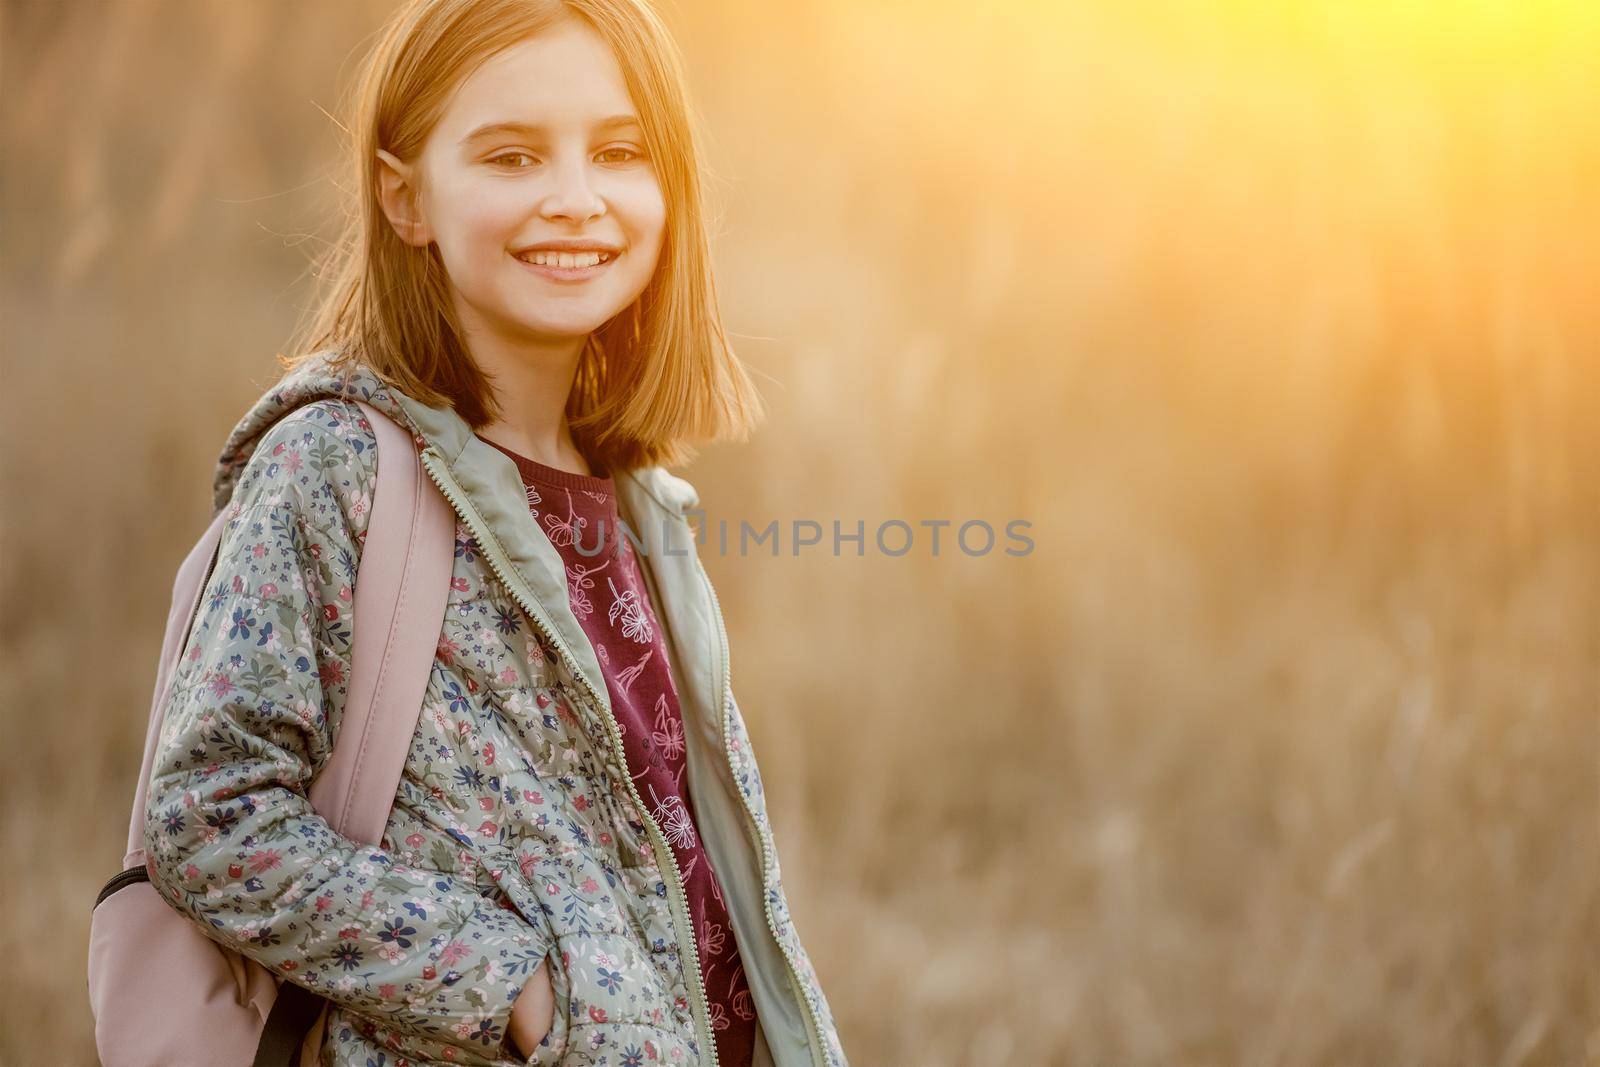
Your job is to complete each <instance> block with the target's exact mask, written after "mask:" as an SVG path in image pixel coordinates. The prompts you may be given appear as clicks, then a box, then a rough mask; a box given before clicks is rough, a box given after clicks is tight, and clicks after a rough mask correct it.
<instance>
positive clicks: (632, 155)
mask: <svg viewBox="0 0 1600 1067" xmlns="http://www.w3.org/2000/svg"><path fill="white" fill-rule="evenodd" d="M613 152H621V153H622V154H623V155H625V156H627V157H629V158H628V159H613V160H603V162H611V163H628V162H631V161H632V160H633V159H643V158H644V153H643V152H637V151H635V150H633V149H632V148H628V147H626V146H624V145H617V146H615V147H612V148H602V149H601V150H600V155H601V156H602V157H604V156H608V155H610V154H611V153H613Z"/></svg>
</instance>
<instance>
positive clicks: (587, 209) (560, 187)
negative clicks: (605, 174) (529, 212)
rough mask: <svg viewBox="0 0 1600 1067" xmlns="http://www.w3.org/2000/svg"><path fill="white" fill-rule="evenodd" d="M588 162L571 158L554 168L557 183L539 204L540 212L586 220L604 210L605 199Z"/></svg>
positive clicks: (600, 213)
mask: <svg viewBox="0 0 1600 1067" xmlns="http://www.w3.org/2000/svg"><path fill="white" fill-rule="evenodd" d="M590 178H591V175H590V174H589V167H588V162H587V161H586V160H583V159H569V160H568V161H567V162H565V163H562V164H560V165H558V166H556V167H553V168H551V180H552V182H553V183H554V184H553V186H552V187H551V188H550V190H549V191H548V192H547V193H546V194H545V197H544V200H543V202H542V203H541V204H540V205H539V213H540V214H541V215H542V216H543V217H545V218H547V219H567V220H568V221H571V222H577V223H583V222H587V221H589V220H590V219H593V218H598V217H599V216H601V215H603V214H605V201H603V200H602V199H601V198H600V195H599V193H598V192H596V190H595V187H594V184H593V183H592V182H591V181H590Z"/></svg>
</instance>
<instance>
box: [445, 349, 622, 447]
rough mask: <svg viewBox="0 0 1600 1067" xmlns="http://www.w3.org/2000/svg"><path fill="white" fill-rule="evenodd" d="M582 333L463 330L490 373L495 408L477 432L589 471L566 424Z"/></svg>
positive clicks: (477, 360) (480, 363)
mask: <svg viewBox="0 0 1600 1067" xmlns="http://www.w3.org/2000/svg"><path fill="white" fill-rule="evenodd" d="M586 340H587V338H586V337H557V338H549V339H539V338H526V337H523V338H517V339H515V340H512V339H508V338H505V337H502V336H499V335H494V334H490V333H489V332H488V331H479V332H474V331H471V330H469V331H468V338H467V341H468V350H469V352H470V353H471V355H472V359H473V361H474V362H475V363H477V365H478V366H479V368H481V369H482V371H483V373H484V374H485V375H486V376H487V377H488V378H489V382H490V388H491V389H493V390H494V396H495V401H496V402H497V404H498V405H499V408H500V413H499V415H498V416H497V417H496V418H495V419H494V420H493V421H491V422H489V423H487V424H485V425H483V426H480V427H479V428H478V431H477V432H478V435H479V436H480V437H483V438H484V439H486V440H489V441H493V442H494V443H495V444H497V445H500V446H501V447H502V448H506V449H509V450H511V451H512V452H515V453H517V454H518V455H521V456H526V457H527V458H529V459H532V460H536V461H537V462H539V463H543V464H545V465H546V466H548V467H554V468H556V469H557V470H562V471H568V472H571V473H573V474H590V473H592V472H591V471H590V469H589V464H588V462H587V461H586V460H585V459H584V456H583V453H582V452H581V451H579V449H578V447H577V445H576V444H575V443H574V442H573V439H572V431H571V429H570V428H569V427H568V425H567V397H568V396H569V395H570V394H571V392H572V381H573V378H574V376H575V375H576V374H577V370H578V359H579V357H580V356H581V355H582V353H583V345H584V342H585V341H586Z"/></svg>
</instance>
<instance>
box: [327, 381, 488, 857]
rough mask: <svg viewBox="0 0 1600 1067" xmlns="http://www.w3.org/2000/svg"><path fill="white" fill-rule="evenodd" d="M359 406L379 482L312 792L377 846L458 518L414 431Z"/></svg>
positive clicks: (333, 819)
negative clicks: (324, 751)
mask: <svg viewBox="0 0 1600 1067" xmlns="http://www.w3.org/2000/svg"><path fill="white" fill-rule="evenodd" d="M356 404H357V406H358V407H360V408H361V410H362V411H363V412H364V413H365V414H366V416H367V421H368V422H370V423H371V424H372V428H373V430H374V431H375V432H376V433H377V436H378V484H377V488H376V490H375V491H374V493H373V500H372V518H371V519H370V520H369V522H368V526H367V540H366V544H365V546H364V547H363V548H362V550H361V563H360V565H359V566H358V567H357V570H356V588H355V620H354V642H355V648H354V649H353V652H352V659H351V667H350V688H349V690H348V693H347V695H346V698H345V707H344V718H343V721H342V722H340V724H339V730H338V736H337V738H336V739H335V741H334V748H333V755H331V756H329V757H328V762H327V763H326V764H324V765H323V767H322V770H321V771H320V772H319V773H318V774H317V777H316V779H315V780H313V781H312V783H311V789H310V792H309V795H310V798H311V804H312V806H313V807H314V808H316V810H317V812H318V813H319V814H320V815H322V817H323V818H325V819H327V820H328V823H329V825H331V826H332V827H333V828H334V829H335V830H337V831H338V832H339V833H341V834H343V835H344V836H345V837H348V838H350V839H351V840H353V841H360V842H363V843H364V844H368V845H376V844H377V843H378V841H379V839H380V838H381V837H382V836H383V828H384V826H385V824H386V823H387V822H388V821H389V809H390V808H391V807H392V806H393V804H394V797H395V792H396V790H397V789H399V787H400V775H401V772H402V770H403V769H404V768H405V763H406V754H407V753H408V752H409V751H410V749H411V738H412V735H413V734H414V733H415V732H416V728H417V718H418V716H419V715H420V714H421V712H422V698H423V694H424V692H425V691H426V690H427V687H428V676H429V675H430V674H431V673H432V671H433V661H434V656H435V655H436V654H437V653H438V650H439V633H440V631H441V630H442V629H443V627H444V612H445V604H446V602H447V601H448V600H449V597H450V570H451V567H452V565H453V563H454V561H455V534H456V523H455V512H454V511H453V510H452V509H451V507H450V505H449V504H448V503H447V502H446V501H445V499H444V497H443V496H441V495H440V493H439V490H438V487H436V486H435V485H434V484H433V482H432V480H431V479H429V477H428V475H427V472H426V471H425V470H424V469H423V466H422V463H421V462H420V461H419V460H418V459H417V447H416V444H415V443H414V442H413V441H412V439H411V436H410V435H409V434H407V433H406V432H405V431H404V430H403V429H401V428H400V426H399V425H398V424H396V423H395V422H394V421H393V420H392V419H390V418H388V417H387V416H385V415H383V414H381V413H380V412H379V411H378V410H377V409H376V408H374V407H372V406H371V405H369V404H366V403H363V402H361V401H356Z"/></svg>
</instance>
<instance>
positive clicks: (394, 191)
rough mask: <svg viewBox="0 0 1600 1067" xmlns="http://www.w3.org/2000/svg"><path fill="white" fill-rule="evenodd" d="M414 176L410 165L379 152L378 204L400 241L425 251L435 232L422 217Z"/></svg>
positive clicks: (382, 151)
mask: <svg viewBox="0 0 1600 1067" xmlns="http://www.w3.org/2000/svg"><path fill="white" fill-rule="evenodd" d="M414 174H415V170H414V168H413V166H412V165H411V164H409V163H403V162H401V161H400V160H399V159H398V158H397V157H395V155H394V154H393V153H390V152H385V151H384V150H383V149H381V148H380V149H378V173H377V182H378V190H377V191H378V203H379V204H380V205H381V206H382V207H383V213H384V215H385V216H386V217H387V218H388V220H389V225H390V226H392V227H394V232H395V233H396V234H398V235H399V237H400V240H402V241H404V242H405V243H406V244H408V245H411V246H412V247H414V248H425V247H427V245H428V243H429V242H431V241H432V240H433V231H432V230H430V229H429V228H428V221H427V219H426V218H424V217H423V213H422V206H421V204H420V203H419V198H418V196H417V188H416V184H415V182H414V181H413V177H414Z"/></svg>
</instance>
